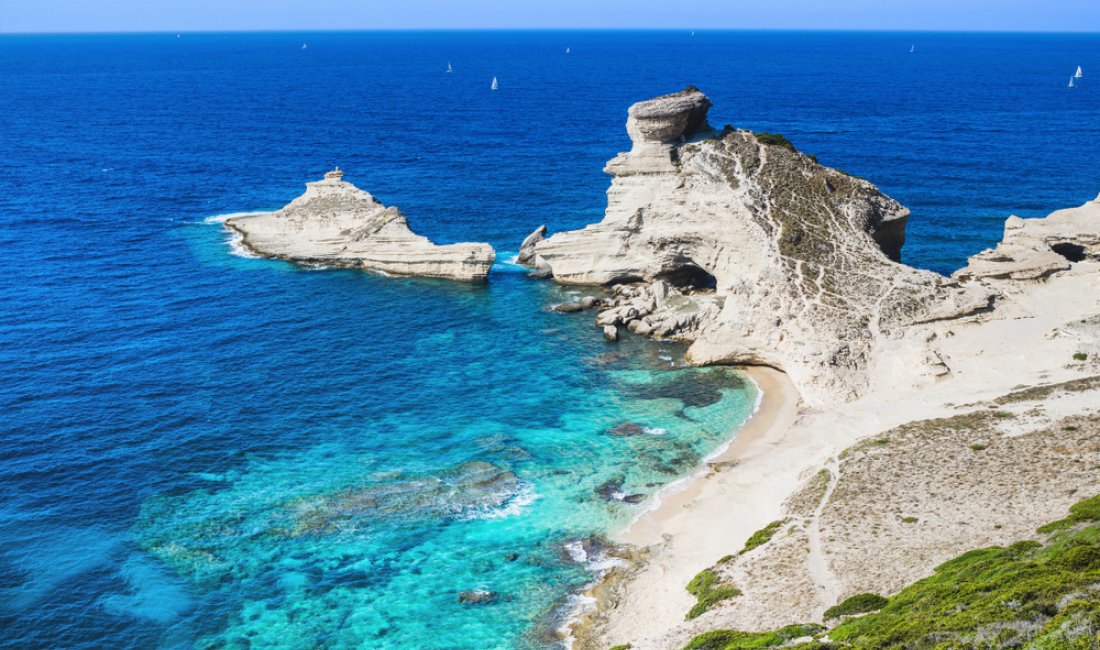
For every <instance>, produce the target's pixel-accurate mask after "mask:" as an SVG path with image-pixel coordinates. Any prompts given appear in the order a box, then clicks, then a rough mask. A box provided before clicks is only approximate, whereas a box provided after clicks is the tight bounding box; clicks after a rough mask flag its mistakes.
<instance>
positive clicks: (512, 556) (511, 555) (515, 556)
mask: <svg viewBox="0 0 1100 650" xmlns="http://www.w3.org/2000/svg"><path fill="white" fill-rule="evenodd" d="M518 559H519V553H508V554H506V555H505V556H504V561H505V562H515V561H516V560H518Z"/></svg>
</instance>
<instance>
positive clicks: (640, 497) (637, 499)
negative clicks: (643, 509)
mask: <svg viewBox="0 0 1100 650" xmlns="http://www.w3.org/2000/svg"><path fill="white" fill-rule="evenodd" d="M642 501H645V495H644V494H628V495H627V496H625V497H623V503H641V502H642Z"/></svg>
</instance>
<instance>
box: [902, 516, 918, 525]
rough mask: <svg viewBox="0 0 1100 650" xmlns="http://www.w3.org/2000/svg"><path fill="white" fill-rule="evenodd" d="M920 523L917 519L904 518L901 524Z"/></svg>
mask: <svg viewBox="0 0 1100 650" xmlns="http://www.w3.org/2000/svg"><path fill="white" fill-rule="evenodd" d="M918 521H920V520H919V519H917V518H916V517H902V518H901V523H903V524H915V523H917V522H918Z"/></svg>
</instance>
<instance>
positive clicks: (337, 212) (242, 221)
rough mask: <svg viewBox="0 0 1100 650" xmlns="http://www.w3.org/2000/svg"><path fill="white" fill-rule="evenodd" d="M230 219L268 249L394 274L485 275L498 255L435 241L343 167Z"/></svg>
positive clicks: (261, 250) (247, 242)
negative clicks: (270, 207)
mask: <svg viewBox="0 0 1100 650" xmlns="http://www.w3.org/2000/svg"><path fill="white" fill-rule="evenodd" d="M225 225H226V227H227V228H230V229H231V230H234V231H236V232H238V233H240V234H241V237H242V243H243V244H244V246H245V247H247V248H248V249H249V250H251V251H254V252H255V253H257V254H259V255H262V256H264V257H271V258H276V259H283V260H289V261H292V262H302V263H313V264H325V265H329V266H341V267H355V268H363V269H369V270H372V271H380V272H383V273H388V274H392V275H402V276H414V277H425V278H442V279H447V280H457V281H460V282H485V280H486V279H487V277H488V275H489V269H490V267H491V266H492V265H493V259H494V257H495V254H494V252H493V248H492V247H491V246H490V245H489V244H481V243H460V244H446V245H437V244H433V243H432V242H431V241H430V240H428V238H427V237H423V236H421V235H417V234H416V233H414V232H412V230H410V229H409V224H408V221H407V220H406V218H405V215H404V214H402V212H401V211H400V210H399V209H397V208H396V207H392V206H391V207H386V206H385V205H382V203H381V202H380V201H378V199H376V198H374V197H373V196H371V194H370V193H368V192H365V191H363V190H361V189H359V188H358V187H356V186H355V185H353V184H351V183H349V182H347V181H345V180H344V173H343V172H342V171H340V168H339V167H337V168H336V169H334V170H333V171H331V172H328V173H327V174H325V177H324V179H323V180H320V181H315V182H312V183H306V191H305V194H302V195H301V196H299V197H298V198H296V199H294V200H293V201H291V202H290V203H289V204H288V205H286V206H285V207H283V208H282V209H281V210H277V211H275V212H268V213H264V214H260V215H254V216H248V217H237V218H235V219H229V220H227V221H226V222H225Z"/></svg>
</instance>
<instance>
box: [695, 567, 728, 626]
mask: <svg viewBox="0 0 1100 650" xmlns="http://www.w3.org/2000/svg"><path fill="white" fill-rule="evenodd" d="M685 589H687V592H688V593H689V594H691V595H692V596H695V598H696V600H697V601H698V602H696V603H695V605H694V606H693V607H692V608H691V609H690V610H688V613H687V615H686V616H685V617H684V618H686V619H687V620H689V621H690V620H691V619H693V618H696V617H698V616H699V615H701V614H702V613H703V612H705V611H707V610H708V609H710V608H711V607H714V605H715V604H716V603H719V602H721V601H723V600H728V599H730V598H733V597H735V596H740V595H741V590H740V589H738V588H737V587H734V586H733V585H731V584H727V583H724V582H722V579H721V578H719V577H718V574H717V573H715V572H714V570H713V569H703V570H702V571H700V572H699V575H697V576H695V577H694V578H692V579H691V582H689V583H688V584H687V587H685Z"/></svg>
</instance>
